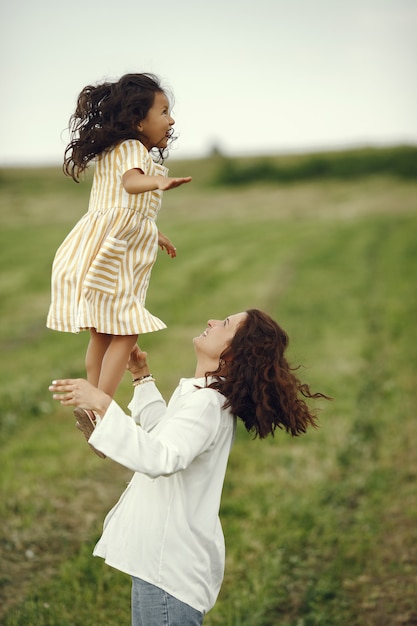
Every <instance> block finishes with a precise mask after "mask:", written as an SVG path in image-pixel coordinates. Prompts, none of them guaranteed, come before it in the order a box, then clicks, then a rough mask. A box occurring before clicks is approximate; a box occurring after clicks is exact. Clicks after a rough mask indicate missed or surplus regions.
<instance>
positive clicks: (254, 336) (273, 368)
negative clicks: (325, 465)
mask: <svg viewBox="0 0 417 626" xmlns="http://www.w3.org/2000/svg"><path fill="white" fill-rule="evenodd" d="M288 342H289V339H288V335H287V333H286V332H285V331H284V330H283V329H282V328H281V327H280V326H279V325H278V324H277V323H276V322H275V321H274V320H273V319H271V318H270V317H269V316H268V315H267V314H266V313H263V312H262V311H259V310H257V309H250V310H248V311H247V317H246V319H245V321H244V322H242V324H240V326H239V327H238V329H237V331H236V333H235V335H234V337H233V339H232V341H231V343H230V345H229V346H228V347H227V348H226V350H224V351H223V353H222V354H221V357H220V363H222V361H223V362H224V363H225V365H224V366H223V367H221V366H219V368H218V369H217V370H216V371H215V372H207V374H206V376H213V377H214V378H215V381H214V382H212V383H211V384H209V387H211V388H214V389H217V390H218V391H219V392H220V393H221V394H223V395H224V396H225V397H226V402H225V405H224V406H225V408H228V407H230V409H231V411H232V413H233V414H234V415H236V416H238V417H240V418H241V419H242V420H243V422H244V424H245V427H246V429H247V430H248V431H249V432H254V433H255V437H256V436H259V438H260V439H263V438H264V437H266V436H267V435H269V434H272V435H273V434H274V431H275V429H276V428H283V429H285V430H286V431H287V432H289V433H291V435H293V436H297V435H299V434H301V433H305V432H306V430H307V427H308V426H313V427H317V418H316V416H315V414H314V413H313V412H311V411H310V409H309V407H308V406H307V403H306V402H305V400H304V399H303V397H304V398H326V399H330V398H329V397H328V396H326V395H324V394H322V393H312V392H311V391H310V388H309V386H308V385H307V384H305V383H301V382H300V380H299V379H298V378H297V377H296V376H295V374H294V371H295V370H296V369H298V368H295V369H294V368H291V367H290V365H289V364H288V362H287V359H286V358H285V356H284V353H285V351H286V349H287V347H288Z"/></svg>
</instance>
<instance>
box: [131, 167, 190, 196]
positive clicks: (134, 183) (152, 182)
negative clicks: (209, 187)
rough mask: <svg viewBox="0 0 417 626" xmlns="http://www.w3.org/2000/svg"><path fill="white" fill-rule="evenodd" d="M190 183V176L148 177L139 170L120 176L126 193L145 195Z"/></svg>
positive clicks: (132, 170)
mask: <svg viewBox="0 0 417 626" xmlns="http://www.w3.org/2000/svg"><path fill="white" fill-rule="evenodd" d="M190 181H191V176H186V177H184V178H170V177H166V176H158V175H157V176H148V175H147V174H144V173H143V172H142V170H140V169H137V168H135V169H131V170H128V171H127V172H125V173H124V174H123V176H122V183H123V187H124V189H125V191H126V192H127V193H132V194H135V193H145V192H146V191H154V190H155V189H160V190H161V191H168V190H169V189H174V188H175V187H179V186H180V185H184V184H185V183H189V182H190Z"/></svg>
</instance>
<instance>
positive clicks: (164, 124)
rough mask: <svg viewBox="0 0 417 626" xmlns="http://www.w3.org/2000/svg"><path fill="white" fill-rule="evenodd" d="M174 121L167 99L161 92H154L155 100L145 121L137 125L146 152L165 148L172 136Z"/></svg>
mask: <svg viewBox="0 0 417 626" xmlns="http://www.w3.org/2000/svg"><path fill="white" fill-rule="evenodd" d="M174 124H175V120H174V119H173V118H172V117H171V115H170V112H169V102H168V98H167V97H166V95H165V94H164V92H163V91H156V92H155V100H154V102H153V105H152V106H151V108H150V109H149V111H148V113H147V115H146V117H145V119H143V120H142V121H141V122H140V123H139V124H138V131H139V132H140V133H141V135H142V139H141V141H142V143H143V145H144V146H145V148H146V149H147V150H152V148H166V147H167V145H168V139H169V138H170V136H171V134H172V130H171V129H172V127H173V125H174Z"/></svg>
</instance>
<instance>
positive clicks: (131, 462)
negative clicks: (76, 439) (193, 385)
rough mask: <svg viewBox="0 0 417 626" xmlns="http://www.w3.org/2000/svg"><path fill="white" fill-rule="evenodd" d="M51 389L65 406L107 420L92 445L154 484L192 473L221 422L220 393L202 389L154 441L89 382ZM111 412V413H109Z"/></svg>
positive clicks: (58, 383) (171, 416) (173, 413)
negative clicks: (182, 472) (190, 468)
mask: <svg viewBox="0 0 417 626" xmlns="http://www.w3.org/2000/svg"><path fill="white" fill-rule="evenodd" d="M49 389H50V391H52V392H53V398H54V399H55V400H59V401H60V402H61V404H64V405H67V406H82V407H83V408H89V409H93V410H94V411H97V412H98V413H99V415H100V416H101V417H102V419H101V421H100V423H99V424H98V425H97V427H96V429H95V430H94V432H93V434H92V435H91V437H90V439H89V443H91V444H92V445H93V446H94V448H96V449H97V450H100V451H101V452H103V453H104V454H106V456H108V457H110V458H112V459H113V460H114V461H116V462H117V463H120V464H121V465H123V466H124V467H127V468H129V469H131V470H133V471H135V472H141V473H143V474H146V475H148V476H150V477H151V478H156V477H158V476H167V475H169V474H173V473H175V472H178V471H180V470H183V469H185V468H186V467H188V465H189V464H190V463H191V462H192V461H193V460H194V459H195V458H196V457H197V456H199V455H200V454H202V453H203V452H204V451H205V450H207V449H208V447H209V446H210V444H211V443H212V441H213V440H214V438H215V436H216V433H217V431H218V428H219V424H220V419H221V407H220V403H219V398H218V397H217V394H216V392H214V391H213V390H209V389H201V390H198V391H195V392H194V393H190V394H188V395H187V397H186V399H183V400H182V402H181V404H180V406H178V407H177V409H174V410H172V411H171V412H170V414H169V415H168V416H167V419H166V420H165V421H164V424H163V425H162V427H161V428H160V429H159V430H158V434H157V436H153V435H152V433H148V432H146V431H145V430H144V429H143V428H138V427H137V425H136V424H135V422H134V420H133V419H132V418H131V417H130V416H128V415H126V414H125V413H124V411H123V410H122V409H121V408H120V407H119V406H118V404H116V402H115V401H114V400H112V399H111V398H110V396H107V394H105V393H104V392H102V391H100V390H99V389H96V388H95V387H93V386H92V385H90V384H89V383H88V382H87V381H86V380H83V379H63V380H57V381H53V383H52V385H51V386H50V387H49ZM219 397H220V396H219ZM106 406H107V410H106V411H105V412H103V411H104V408H105V407H106Z"/></svg>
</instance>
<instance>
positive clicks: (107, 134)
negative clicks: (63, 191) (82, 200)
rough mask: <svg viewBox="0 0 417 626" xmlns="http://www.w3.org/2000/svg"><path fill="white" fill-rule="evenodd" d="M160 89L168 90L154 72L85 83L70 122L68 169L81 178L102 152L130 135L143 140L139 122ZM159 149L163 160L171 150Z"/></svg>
mask: <svg viewBox="0 0 417 626" xmlns="http://www.w3.org/2000/svg"><path fill="white" fill-rule="evenodd" d="M157 92H162V93H165V91H164V90H163V89H162V87H161V85H160V82H159V80H158V78H157V77H156V76H154V75H153V74H125V75H124V76H122V77H121V78H120V79H119V80H118V81H117V82H105V83H102V84H99V85H95V86H93V85H87V87H84V89H83V90H82V91H81V93H80V95H79V96H78V100H77V107H76V109H75V113H74V114H73V115H72V116H71V118H70V122H69V130H70V137H71V141H70V143H69V144H68V146H67V147H66V150H65V156H64V165H63V170H64V173H65V174H66V175H67V176H71V178H73V180H75V182H79V178H80V175H81V174H82V172H83V171H84V170H85V169H86V168H87V167H88V164H89V163H90V161H92V160H93V159H94V158H95V157H96V156H97V155H98V154H100V153H101V152H103V151H105V150H108V149H110V148H112V147H113V146H115V145H116V144H117V143H120V142H121V141H124V140H126V139H138V140H139V141H140V140H141V133H140V132H139V131H138V130H137V127H138V124H139V123H140V122H141V121H142V120H144V119H145V117H146V115H147V113H148V111H149V109H150V108H151V107H152V105H153V103H154V99H155V94H156V93H157ZM173 140H174V137H172V136H171V141H173ZM158 153H159V155H158V156H159V160H160V161H161V162H162V161H163V160H164V159H165V158H166V156H167V151H166V150H164V149H160V150H158Z"/></svg>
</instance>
